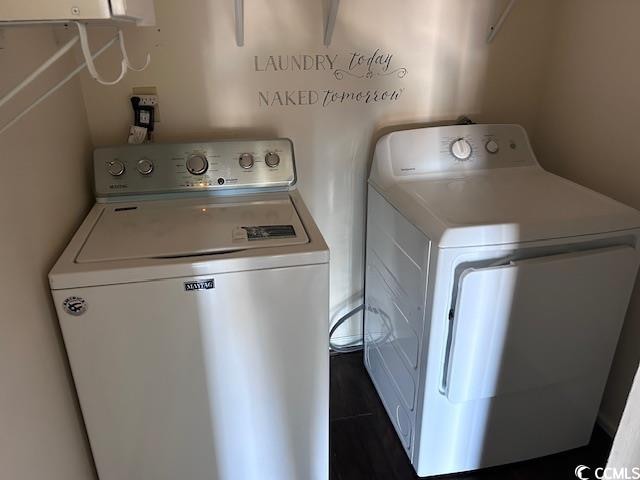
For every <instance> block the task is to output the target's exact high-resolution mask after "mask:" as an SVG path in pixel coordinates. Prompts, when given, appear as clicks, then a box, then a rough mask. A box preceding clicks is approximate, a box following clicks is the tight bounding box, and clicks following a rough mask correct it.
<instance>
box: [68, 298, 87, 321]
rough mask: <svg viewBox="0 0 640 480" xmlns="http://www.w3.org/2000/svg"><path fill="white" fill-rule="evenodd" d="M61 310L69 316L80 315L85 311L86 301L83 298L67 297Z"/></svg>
mask: <svg viewBox="0 0 640 480" xmlns="http://www.w3.org/2000/svg"><path fill="white" fill-rule="evenodd" d="M62 308H64V311H65V312H67V313H68V314H69V315H74V316H76V317H77V316H78V315H82V314H83V313H84V312H86V311H87V301H86V300H85V299H84V298H80V297H67V298H65V300H64V302H62Z"/></svg>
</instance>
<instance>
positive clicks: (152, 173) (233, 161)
mask: <svg viewBox="0 0 640 480" xmlns="http://www.w3.org/2000/svg"><path fill="white" fill-rule="evenodd" d="M93 166H94V173H95V191H96V196H97V197H98V198H105V197H118V196H123V195H146V194H154V193H157V194H160V193H177V192H211V193H236V192H243V191H251V190H260V191H263V190H270V191H274V190H288V189H289V188H291V187H292V186H293V185H294V184H295V182H296V169H295V160H294V155H293V143H292V142H291V140H289V139H286V138H279V139H274V140H224V141H212V142H193V143H172V144H152V143H151V144H143V145H123V146H117V147H106V148H98V149H96V150H95V152H94V155H93Z"/></svg>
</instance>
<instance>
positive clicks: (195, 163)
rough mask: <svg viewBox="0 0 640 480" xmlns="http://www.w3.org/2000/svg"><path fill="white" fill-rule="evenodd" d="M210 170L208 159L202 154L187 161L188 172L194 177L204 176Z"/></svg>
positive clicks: (192, 156)
mask: <svg viewBox="0 0 640 480" xmlns="http://www.w3.org/2000/svg"><path fill="white" fill-rule="evenodd" d="M208 168H209V162H208V161H207V157H205V156H204V155H202V154H201V153H196V154H194V155H191V156H190V157H189V158H188V159H187V170H189V173H191V174H193V175H202V174H203V173H204V172H206V171H207V169H208Z"/></svg>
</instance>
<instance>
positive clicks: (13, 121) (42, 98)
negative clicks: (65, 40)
mask: <svg viewBox="0 0 640 480" xmlns="http://www.w3.org/2000/svg"><path fill="white" fill-rule="evenodd" d="M118 38H119V36H118V35H116V36H114V37H113V38H112V39H111V40H109V41H108V42H107V43H105V44H104V45H103V46H102V47H100V49H98V50H97V51H96V52H95V53H93V54H92V55H91V58H93V59H95V58H97V57H99V56H100V55H102V54H103V53H104V52H105V51H106V50H107V49H108V48H109V47H110V46H111V45H113V44H114V43H115V42H116V41H117V40H118ZM76 40H77V38H76ZM86 66H87V62H86V61H84V62H82V63H81V64H80V65H78V66H77V67H76V69H75V70H73V71H72V72H71V73H69V75H67V76H66V77H64V78H63V79H62V80H60V81H59V82H58V83H57V84H56V85H55V86H53V87H52V88H51V89H49V90H48V91H47V92H45V93H43V94H42V95H41V96H39V97H38V98H37V99H36V101H35V102H33V103H32V104H31V105H29V106H28V107H27V108H25V109H24V110H23V111H22V112H21V113H19V114H18V115H16V116H15V117H13V119H11V120H10V121H9V123H7V124H6V125H4V126H3V127H2V128H0V135H2V134H3V133H4V132H6V131H7V130H8V129H9V128H11V127H12V126H13V125H15V124H16V123H17V122H18V120H20V119H21V118H22V117H24V116H25V115H26V114H27V113H29V112H30V111H31V110H33V109H34V108H36V107H37V106H38V105H40V104H41V103H42V102H44V101H45V100H46V99H47V98H49V97H50V96H51V95H53V94H54V93H55V92H57V91H58V90H60V88H62V87H63V86H64V85H65V84H66V83H67V82H68V81H69V80H71V79H72V78H73V77H75V76H76V75H77V74H78V73H80V72H81V71H82V70H83V69H84V68H85V67H86Z"/></svg>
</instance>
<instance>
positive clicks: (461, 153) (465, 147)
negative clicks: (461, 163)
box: [451, 138, 471, 160]
mask: <svg viewBox="0 0 640 480" xmlns="http://www.w3.org/2000/svg"><path fill="white" fill-rule="evenodd" d="M451 154H452V155H453V156H454V157H456V158H457V159H458V160H467V159H468V158H469V157H470V156H471V145H470V144H469V142H467V141H466V140H465V139H464V138H459V139H458V140H456V141H455V142H453V143H452V144H451Z"/></svg>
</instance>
